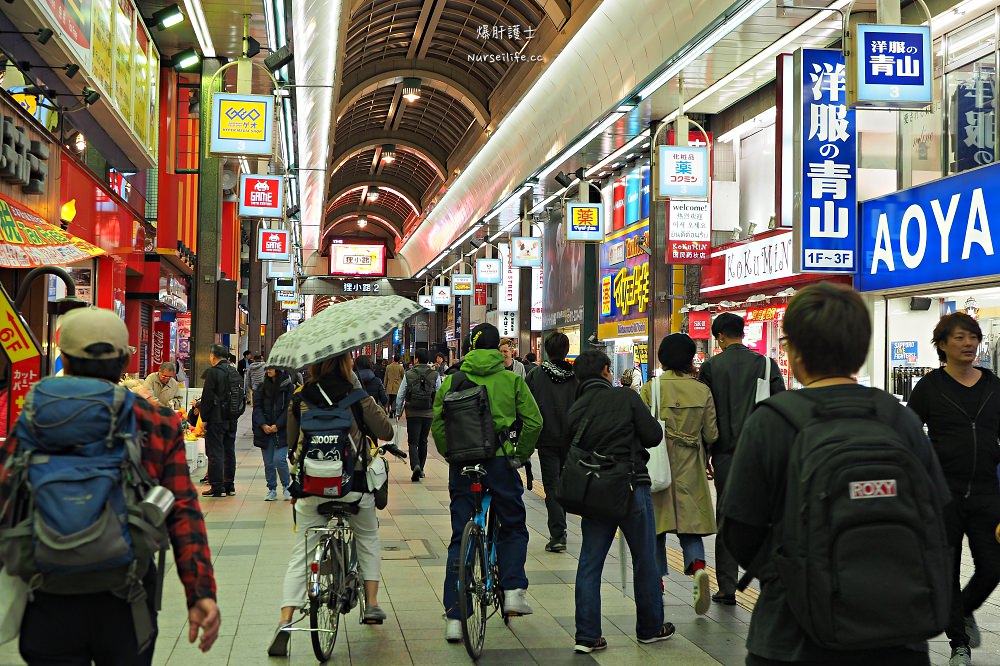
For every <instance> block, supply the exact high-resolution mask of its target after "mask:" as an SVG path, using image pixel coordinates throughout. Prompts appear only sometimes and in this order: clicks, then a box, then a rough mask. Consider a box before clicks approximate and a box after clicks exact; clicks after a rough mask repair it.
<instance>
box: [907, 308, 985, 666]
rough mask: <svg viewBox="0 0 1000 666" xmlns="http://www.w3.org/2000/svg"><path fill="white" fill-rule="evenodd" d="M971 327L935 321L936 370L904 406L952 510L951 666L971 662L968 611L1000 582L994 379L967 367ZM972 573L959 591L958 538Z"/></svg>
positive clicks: (974, 643)
mask: <svg viewBox="0 0 1000 666" xmlns="http://www.w3.org/2000/svg"><path fill="white" fill-rule="evenodd" d="M982 337H983V334H982V331H981V330H980V328H979V323H978V322H977V321H976V320H975V319H973V318H972V317H970V316H969V315H967V314H965V313H964V312H956V313H954V314H950V315H947V316H945V317H942V318H941V321H940V322H938V325H937V326H936V327H935V328H934V337H933V341H932V342H933V344H934V345H935V346H936V347H937V353H938V358H939V359H940V360H941V361H942V362H943V363H944V364H945V366H944V367H943V368H939V369H937V370H934V371H932V372H930V373H928V374H927V375H924V377H922V378H921V379H920V381H919V382H917V385H916V386H914V387H913V393H912V395H911V396H910V402H909V404H908V406H909V407H910V408H911V409H912V410H913V411H914V412H916V413H917V416H919V417H920V420H921V421H922V422H924V423H926V424H927V430H928V434H929V435H930V438H931V443H932V444H933V445H934V450H935V451H936V452H937V455H938V459H939V460H940V461H941V467H942V468H943V469H944V475H945V479H946V480H947V482H948V487H949V488H950V489H951V493H952V497H953V498H954V500H955V501H954V503H952V505H951V506H950V507H948V511H947V513H946V515H945V519H946V524H947V526H948V538H949V540H950V541H951V543H952V546H953V548H954V559H955V562H954V565H955V566H954V576H953V581H952V582H953V591H954V598H953V599H952V611H951V623H950V624H949V627H948V630H947V634H948V640H949V642H950V643H951V648H952V661H951V666H965V665H966V664H970V663H972V657H971V648H976V647H979V644H980V635H979V627H978V626H977V624H976V619H975V617H973V612H974V611H975V610H976V609H978V608H979V607H980V606H982V605H983V602H984V601H986V599H987V597H989V596H990V594H991V593H992V592H993V590H994V589H995V588H996V586H997V583H1000V543H998V542H997V540H996V537H995V536H994V535H995V530H996V528H997V524H998V523H1000V482H998V480H997V464H998V463H1000V444H998V443H997V435H998V434H1000V379H997V376H996V375H994V374H993V373H992V372H990V371H989V370H987V369H985V368H977V367H975V366H974V365H973V364H974V363H975V360H976V355H977V353H978V350H979V343H980V342H981V341H982ZM963 536H967V537H968V538H969V550H970V551H972V559H973V561H974V562H975V565H976V571H975V573H974V574H973V576H972V578H971V579H970V580H969V583H968V585H966V586H965V589H964V590H961V591H959V585H960V583H959V571H960V565H961V562H962V538H963Z"/></svg>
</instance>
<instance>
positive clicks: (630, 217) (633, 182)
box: [625, 169, 642, 227]
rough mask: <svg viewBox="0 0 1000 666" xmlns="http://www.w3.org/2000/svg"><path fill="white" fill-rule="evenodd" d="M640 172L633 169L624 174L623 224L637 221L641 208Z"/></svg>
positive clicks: (626, 224)
mask: <svg viewBox="0 0 1000 666" xmlns="http://www.w3.org/2000/svg"><path fill="white" fill-rule="evenodd" d="M641 199H642V174H641V173H639V170H638V169H637V170H635V171H633V172H632V173H630V174H629V175H627V176H625V226H626V227H627V226H628V225H630V224H634V223H635V222H638V221H639V219H640V217H639V211H640V210H641V209H642V203H641V201H640V200H641Z"/></svg>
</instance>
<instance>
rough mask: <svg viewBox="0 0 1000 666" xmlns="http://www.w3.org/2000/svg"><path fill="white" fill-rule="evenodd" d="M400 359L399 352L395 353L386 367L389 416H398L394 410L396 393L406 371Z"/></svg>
mask: <svg viewBox="0 0 1000 666" xmlns="http://www.w3.org/2000/svg"><path fill="white" fill-rule="evenodd" d="M399 361H400V357H399V354H393V356H392V363H390V364H389V365H388V366H387V367H386V369H385V392H386V395H387V396H388V397H389V418H392V417H393V416H397V415H396V414H395V413H394V412H393V409H394V408H395V405H396V394H398V393H399V385H400V384H402V383H403V374H404V373H405V372H406V369H405V368H404V367H403V364H402V363H400V362H399Z"/></svg>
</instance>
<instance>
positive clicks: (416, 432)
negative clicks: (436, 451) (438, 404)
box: [406, 416, 434, 470]
mask: <svg viewBox="0 0 1000 666" xmlns="http://www.w3.org/2000/svg"><path fill="white" fill-rule="evenodd" d="M433 420H434V419H432V418H431V417H424V416H407V417H406V442H407V444H409V447H410V469H411V470H414V469H416V468H417V465H420V469H424V468H425V467H427V437H428V435H430V434H431V421H433Z"/></svg>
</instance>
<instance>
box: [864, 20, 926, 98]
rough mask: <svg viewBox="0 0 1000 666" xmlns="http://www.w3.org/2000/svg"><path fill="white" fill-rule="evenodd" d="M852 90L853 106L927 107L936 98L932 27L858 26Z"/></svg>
mask: <svg viewBox="0 0 1000 666" xmlns="http://www.w3.org/2000/svg"><path fill="white" fill-rule="evenodd" d="M856 33H857V42H856V48H855V51H854V53H855V54H856V57H855V58H854V62H853V63H852V64H853V70H854V71H853V72H852V74H853V75H854V83H855V86H854V88H855V89H853V90H851V91H849V92H850V93H851V97H850V99H849V100H848V102H849V104H851V105H852V106H858V107H865V108H874V109H879V108H881V109H924V108H926V107H927V106H928V105H930V103H931V101H932V92H931V80H932V76H931V55H932V54H931V29H930V26H920V25H863V24H862V25H858V26H857V28H856Z"/></svg>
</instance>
